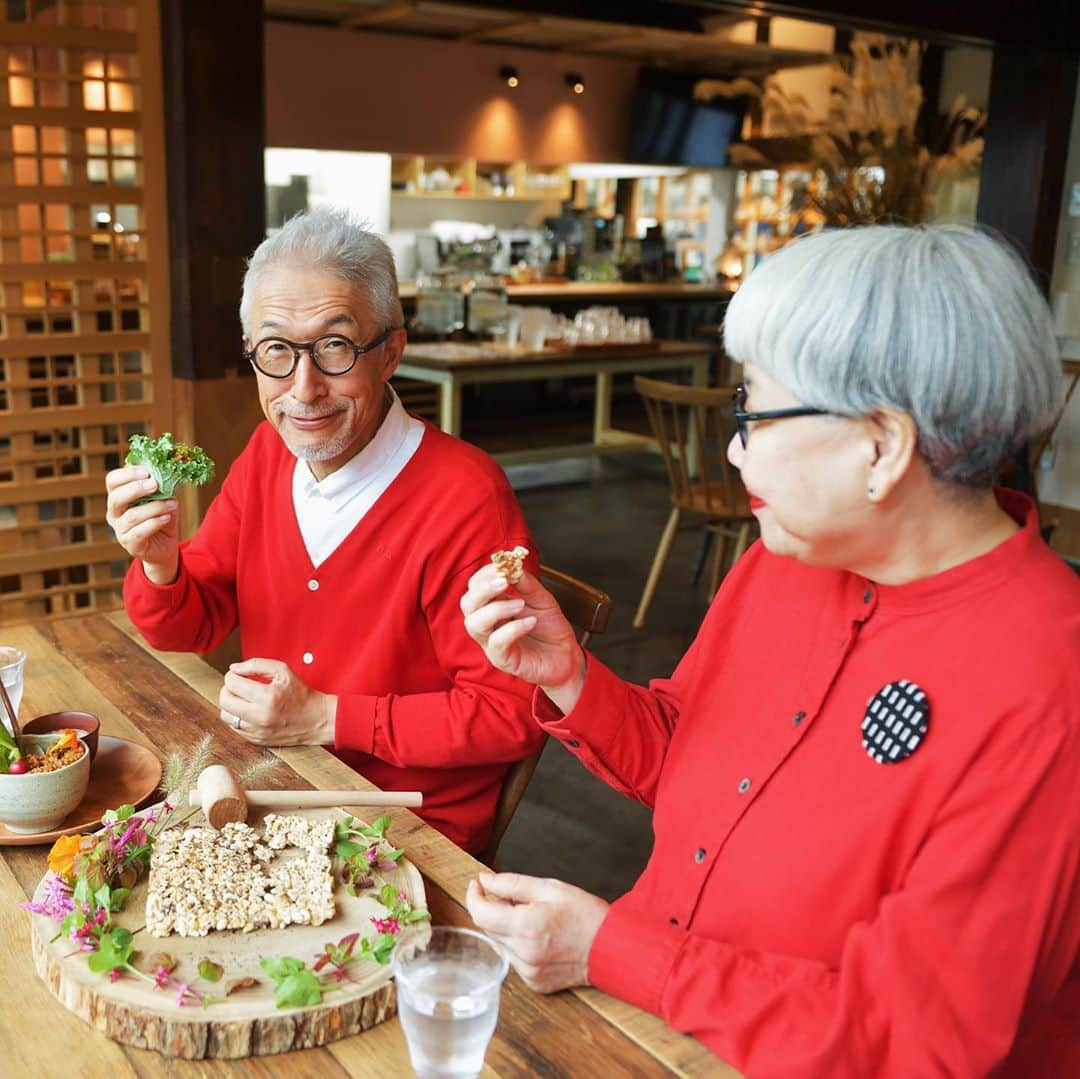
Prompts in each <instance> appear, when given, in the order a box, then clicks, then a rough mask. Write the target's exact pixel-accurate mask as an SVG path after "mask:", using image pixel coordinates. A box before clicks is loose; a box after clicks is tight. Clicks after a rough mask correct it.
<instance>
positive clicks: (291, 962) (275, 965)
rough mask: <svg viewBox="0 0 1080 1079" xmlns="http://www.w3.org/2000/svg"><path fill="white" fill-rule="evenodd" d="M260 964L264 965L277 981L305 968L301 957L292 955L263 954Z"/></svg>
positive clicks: (264, 968)
mask: <svg viewBox="0 0 1080 1079" xmlns="http://www.w3.org/2000/svg"><path fill="white" fill-rule="evenodd" d="M259 966H260V967H262V968H263V970H265V971H266V973H267V974H268V975H269V976H270V977H271V979H273V980H274V981H275V982H279V981H282V980H283V979H284V978H287V977H288V976H289V975H290V974H295V973H296V972H297V971H298V970H303V969H304V964H303V963H302V962H301V961H300V960H299V959H294V958H293V957H292V956H291V955H266V956H263V958H262V959H261V960H260V961H259Z"/></svg>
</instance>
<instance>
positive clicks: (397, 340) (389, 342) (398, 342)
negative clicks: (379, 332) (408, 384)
mask: <svg viewBox="0 0 1080 1079" xmlns="http://www.w3.org/2000/svg"><path fill="white" fill-rule="evenodd" d="M407 340H408V334H406V332H405V327H404V326H399V327H398V328H397V329H396V330H394V332H393V333H392V334H391V335H390V336H389V337H388V338H387V339H386V348H385V349H384V350H383V363H382V379H383V382H389V381H390V379H391V378H393V377H394V372H395V371H396V370H397V368H398V364H399V363H401V357H402V356H403V355H404V354H405V342H406V341H407Z"/></svg>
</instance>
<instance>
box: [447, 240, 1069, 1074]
mask: <svg viewBox="0 0 1080 1079" xmlns="http://www.w3.org/2000/svg"><path fill="white" fill-rule="evenodd" d="M726 340H727V348H728V351H729V352H730V354H731V355H732V356H733V357H734V358H735V359H736V360H738V361H740V362H741V363H742V364H743V366H744V371H745V376H746V377H745V382H744V383H743V386H742V387H741V388H740V391H739V393H738V395H737V396H736V401H735V410H736V411H735V420H736V428H737V433H736V434H735V436H734V437H733V438H732V440H731V444H730V447H729V450H728V456H729V458H730V460H731V461H732V462H733V464H735V465H736V466H737V467H738V468H739V469H740V470H741V473H742V477H743V480H744V482H745V484H746V488H747V490H748V491H749V492H750V493H751V500H752V501H751V504H752V506H753V510H754V513H755V515H756V517H757V519H758V522H759V524H760V526H761V543H759V544H756V545H755V546H754V547H752V548H751V549H750V551H748V552H747V554H746V556H745V557H744V558H743V559H742V560H740V562H739V564H738V565H737V566H736V567H735V568H734V569H733V571H732V572H731V573H730V574H729V575H728V577H727V579H726V581H725V582H724V585H723V587H722V588H721V590H720V592H719V593H718V594H717V597H716V599H715V601H714V602H713V604H712V606H711V608H710V610H709V613H708V615H707V617H706V619H705V621H704V623H703V625H702V627H701V631H700V633H699V635H698V637H697V640H696V641H695V642H694V644H693V646H692V647H691V648H690V650H689V652H688V653H687V654H686V656H685V657H684V658H683V660H682V661H681V663H680V664H679V666H678V668H677V670H676V671H675V673H674V675H673V676H672V677H671V678H670V679H664V680H658V681H654V682H652V683H651V684H650V686H649V688H647V689H643V688H641V687H639V686H634V685H629V684H627V683H625V682H622V681H620V680H619V679H618V678H616V677H615V675H614V674H613V673H612V672H611V671H610V670H608V669H607V668H606V667H604V665H603V664H601V663H599V662H598V661H597V660H596V659H595V658H593V657H592V656H587V655H586V654H585V653H584V652H583V651H582V650H581V649H580V648H579V647H578V646H577V644H576V643H575V640H574V634H573V632H572V630H571V628H570V626H569V625H568V624H567V622H566V621H565V619H564V618H563V617H562V615H561V614H560V612H559V609H558V607H557V605H556V603H555V601H554V600H553V598H552V597H551V595H549V594H548V593H547V592H546V591H545V590H544V589H543V588H542V587H541V586H540V585H539V583H538V582H537V581H536V579H535V578H534V577H532V576H530V575H525V576H524V577H523V578H522V580H521V581H520V582H519V583H518V584H517V586H516V589H515V590H513V591H512V590H510V589H509V587H508V585H507V582H506V580H505V579H503V578H501V577H499V576H498V575H497V572H496V571H495V570H494V569H493V568H490V567H489V568H487V569H482V570H480V571H479V572H477V573H476V574H475V575H474V576H473V577H472V579H471V581H470V584H469V589H468V591H467V593H466V595H465V596H464V598H463V599H462V609H463V611H464V613H465V615H466V626H467V628H468V630H469V632H470V634H471V635H472V636H473V637H474V639H475V640H476V641H477V642H479V643H480V644H481V645H482V647H483V648H484V649H485V651H486V653H487V655H488V657H489V659H490V660H491V662H492V663H493V664H494V665H495V666H496V667H498V668H499V669H501V670H503V671H507V672H509V673H511V674H514V675H516V676H518V677H519V678H522V679H524V680H526V681H528V682H531V683H534V684H535V685H536V686H538V687H539V691H538V692H536V693H535V696H534V701H533V711H534V716H535V718H536V720H537V721H538V722H539V723H540V725H541V726H542V727H543V728H544V729H545V730H546V731H548V733H549V734H551V735H552V736H554V737H556V738H558V739H560V740H561V741H562V743H563V744H564V745H565V746H567V747H568V748H569V749H570V751H571V752H573V753H574V754H575V755H576V756H577V757H578V758H580V760H581V761H582V763H583V764H584V765H585V766H586V767H587V768H588V769H590V770H591V771H593V772H595V773H596V774H597V775H599V776H600V777H601V778H603V779H604V780H605V781H607V782H608V783H609V784H611V785H612V786H613V787H615V788H616V789H618V790H621V791H624V792H625V793H626V794H628V795H629V796H631V797H633V798H636V799H638V800H639V801H642V802H644V803H645V804H647V805H649V806H652V807H653V809H654V831H655V845H654V849H653V854H652V858H651V859H650V861H649V863H648V865H647V867H646V868H645V871H644V872H643V873H642V875H641V877H640V879H639V880H638V882H637V884H636V885H635V886H634V888H633V889H632V890H631V891H630V892H629V893H628V894H627V895H625V896H623V897H622V898H620V899H619V900H617V901H616V902H615V903H613V904H611V905H610V906H609V905H608V904H607V903H605V902H604V901H603V900H601V899H599V898H597V897H595V896H592V895H589V894H587V893H585V892H583V891H581V890H580V889H577V888H572V887H570V886H569V885H566V884H561V883H559V882H557V881H551V880H537V879H534V878H530V877H524V876H518V875H514V874H501V875H496V874H481V875H480V879H479V881H478V882H475V883H473V884H472V885H471V886H470V893H469V909H470V911H471V913H472V916H473V918H474V919H475V921H476V923H477V924H478V925H479V926H480V927H481V928H483V929H485V930H487V931H488V932H489V933H491V934H493V935H494V936H495V937H497V938H499V939H500V940H502V941H503V943H504V944H505V945H506V947H507V948H508V950H509V952H510V955H511V958H512V960H513V962H514V965H515V966H516V967H517V969H518V970H519V971H520V973H521V974H522V975H523V976H524V977H525V979H526V980H527V981H528V982H529V983H530V984H531V985H533V986H534V987H535V988H537V989H540V990H542V991H553V990H557V989H560V988H563V987H565V986H572V985H582V984H588V983H591V984H593V985H595V986H598V987H599V988H601V989H603V990H606V991H607V992H609V993H612V994H614V995H616V996H618V997H622V998H623V999H625V1000H628V1001H630V1002H631V1003H633V1004H636V1005H639V1006H640V1007H642V1008H646V1009H648V1010H649V1011H652V1012H654V1013H656V1014H657V1015H660V1016H662V1017H663V1018H664V1019H665V1020H667V1022H668V1023H669V1024H670V1025H671V1026H672V1027H674V1028H676V1029H677V1030H681V1031H686V1032H688V1033H690V1034H693V1035H694V1036H696V1037H697V1038H699V1039H700V1040H701V1041H703V1042H704V1043H705V1044H706V1045H708V1046H709V1047H710V1048H711V1049H712V1050H713V1051H714V1052H716V1053H717V1054H718V1055H719V1056H720V1057H722V1058H723V1059H724V1060H726V1061H728V1062H730V1063H731V1064H733V1065H734V1066H735V1067H737V1068H739V1069H741V1070H743V1071H745V1072H747V1073H748V1074H750V1075H753V1076H755V1077H757V1076H782V1077H784V1079H791V1077H793V1076H828V1077H830V1079H836V1077H841V1076H853V1077H860V1079H865V1077H868V1076H874V1077H875V1079H880V1077H882V1076H887V1077H892V1076H897V1077H904V1079H909V1077H912V1079H913V1077H917V1076H927V1075H955V1076H976V1075H985V1074H987V1073H988V1072H991V1071H995V1070H996V1069H1001V1073H1002V1074H1006V1075H1014V1076H1024V1077H1025V1079H1030V1077H1031V1076H1035V1075H1055V1076H1063V1075H1066V1074H1069V1075H1080V1026H1078V1023H1077V1014H1078V1012H1077V1009H1078V1006H1080V966H1078V961H1077V952H1078V945H1080V868H1078V867H1080V581H1078V580H1077V579H1076V577H1075V576H1074V575H1073V574H1072V573H1071V571H1069V570H1068V569H1067V568H1066V566H1065V565H1064V563H1063V562H1061V561H1060V560H1059V559H1058V558H1057V557H1056V556H1055V555H1054V554H1053V553H1052V552H1051V551H1050V550H1049V549H1048V548H1047V547H1046V546H1045V544H1044V543H1043V541H1042V539H1041V538H1040V532H1039V521H1038V517H1037V513H1036V509H1035V506H1034V505H1033V504H1032V503H1031V501H1030V500H1029V499H1027V498H1025V497H1024V496H1022V495H1019V494H1017V493H1015V492H1011V491H1005V490H994V489H992V487H991V482H992V480H993V477H994V475H995V473H996V472H997V470H998V468H999V466H1000V465H1001V463H1002V461H1003V460H1005V458H1006V457H1007V456H1008V455H1009V454H1010V452H1012V451H1014V450H1015V449H1016V448H1017V447H1018V446H1020V445H1021V444H1023V443H1024V442H1025V440H1027V439H1030V438H1031V437H1032V436H1033V435H1035V434H1036V433H1037V432H1039V431H1040V430H1042V429H1044V428H1045V427H1046V426H1047V425H1048V423H1049V422H1050V421H1051V419H1052V417H1053V415H1054V413H1055V409H1056V408H1057V407H1058V403H1059V400H1060V389H1061V378H1060V372H1059V368H1058V355H1057V349H1056V343H1055V339H1054V333H1053V328H1052V324H1051V319H1050V315H1049V312H1048V310H1047V307H1046V304H1045V303H1044V301H1043V299H1042V297H1041V295H1040V294H1039V292H1038V290H1037V289H1036V287H1035V285H1034V284H1033V282H1032V280H1031V278H1030V276H1029V275H1028V273H1027V272H1026V269H1025V267H1024V266H1023V265H1022V264H1021V262H1020V261H1019V260H1018V259H1017V258H1016V257H1015V256H1014V255H1013V254H1012V253H1011V252H1010V251H1009V250H1008V249H1007V248H1006V247H1005V246H1004V245H1003V244H1002V243H1000V242H999V241H997V240H995V239H993V238H991V237H989V236H986V235H983V234H980V233H978V232H974V231H969V230H965V229H945V228H922V229H905V228H886V227H875V228H865V229H859V230H854V231H846V232H832V233H827V234H823V235H819V236H815V237H813V238H810V239H806V240H802V241H800V242H798V243H795V244H793V245H791V246H789V247H787V248H785V249H784V250H783V251H782V252H780V253H778V254H776V255H774V256H773V257H772V258H770V259H769V260H768V262H766V263H765V264H764V265H763V266H762V267H761V268H760V269H759V270H757V271H755V273H754V274H753V275H752V276H751V277H750V279H749V280H748V281H747V283H746V284H745V285H744V287H743V288H742V289H741V290H740V291H739V293H738V295H737V296H736V297H735V299H734V300H733V301H732V303H731V306H730V308H729V311H728V316H727V325H726Z"/></svg>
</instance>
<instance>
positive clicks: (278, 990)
mask: <svg viewBox="0 0 1080 1079" xmlns="http://www.w3.org/2000/svg"><path fill="white" fill-rule="evenodd" d="M259 965H260V966H261V967H262V968H263V970H265V971H266V973H267V974H268V975H269V976H270V978H271V980H272V981H273V983H274V987H275V988H274V1000H275V1002H276V1003H277V1006H278V1007H279V1008H305V1007H308V1006H309V1005H311V1004H318V1003H319V1002H320V1001H321V1000H322V995H323V987H322V982H320V981H319V979H318V978H317V977H316V976H315V974H314V972H313V971H311V970H309V969H308V968H307V966H306V965H305V964H304V963H302V962H301V961H300V960H299V959H294V958H293V957H292V956H291V955H280V956H278V955H268V956H264V957H263V959H262V960H261V962H260V964H259Z"/></svg>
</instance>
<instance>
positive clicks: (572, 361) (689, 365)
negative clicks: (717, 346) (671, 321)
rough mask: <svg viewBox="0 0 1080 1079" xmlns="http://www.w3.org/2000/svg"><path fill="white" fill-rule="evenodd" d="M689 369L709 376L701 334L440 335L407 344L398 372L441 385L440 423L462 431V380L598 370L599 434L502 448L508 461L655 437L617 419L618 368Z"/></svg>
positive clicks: (694, 376) (704, 379) (607, 448)
mask: <svg viewBox="0 0 1080 1079" xmlns="http://www.w3.org/2000/svg"><path fill="white" fill-rule="evenodd" d="M666 371H689V372H690V376H691V380H692V382H693V384H694V385H695V386H706V385H708V382H709V350H708V347H707V346H704V345H701V344H694V343H693V342H679V341H651V342H649V343H647V344H642V345H638V346H625V347H620V346H615V347H613V348H605V347H596V346H578V347H575V348H543V349H540V350H538V351H534V352H530V351H528V350H526V349H524V348H520V347H519V348H516V349H508V348H506V347H505V346H503V345H494V344H471V343H469V344H458V343H456V342H450V341H445V342H438V343H436V344H430V345H424V344H419V345H407V346H406V348H405V356H404V358H403V359H402V362H401V363H400V364H399V365H398V369H397V373H398V374H399V375H402V376H404V377H406V378H414V379H417V380H419V381H421V382H431V383H435V384H436V385H438V386H439V426H440V427H441V428H442V429H443V430H444V431H446V432H448V433H449V434H452V435H454V436H456V437H459V438H460V437H461V391H462V387H464V386H469V385H478V384H483V383H488V382H528V381H535V380H537V379H548V378H569V377H572V376H574V375H592V376H594V377H595V379H596V403H595V406H594V410H593V438H592V441H591V442H586V443H577V444H574V445H566V446H550V447H543V448H541V449H533V450H521V451H514V452H512V453H502V454H496V459H497V460H498V461H499V462H500V463H501V464H504V465H506V464H522V463H524V462H526V461H537V460H549V459H551V458H553V457H569V456H582V455H585V454H595V453H607V452H612V451H614V450H623V449H628V448H633V447H638V448H645V447H648V446H651V445H652V444H653V440H652V439H651V438H648V437H647V436H645V435H640V434H637V433H635V432H631V431H621V430H618V429H617V428H613V427H612V426H611V388H612V378H613V377H614V376H615V375H616V374H620V373H629V374H649V373H656V372H666Z"/></svg>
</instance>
